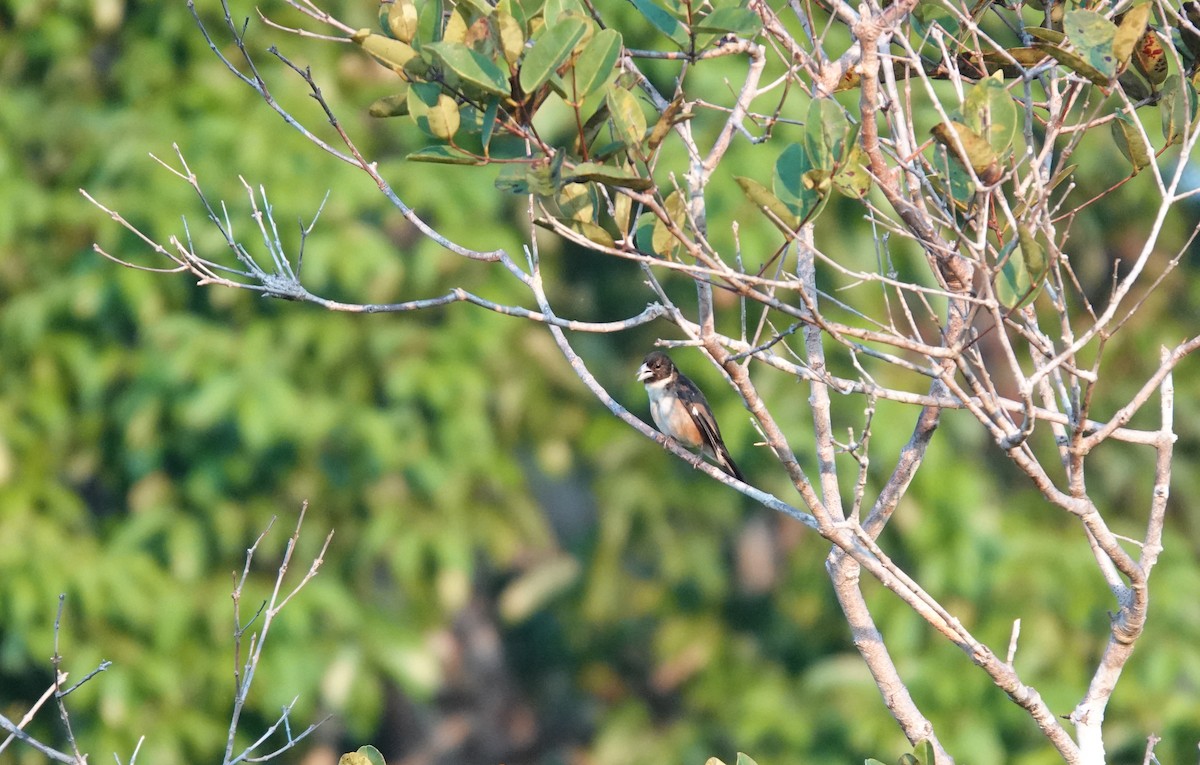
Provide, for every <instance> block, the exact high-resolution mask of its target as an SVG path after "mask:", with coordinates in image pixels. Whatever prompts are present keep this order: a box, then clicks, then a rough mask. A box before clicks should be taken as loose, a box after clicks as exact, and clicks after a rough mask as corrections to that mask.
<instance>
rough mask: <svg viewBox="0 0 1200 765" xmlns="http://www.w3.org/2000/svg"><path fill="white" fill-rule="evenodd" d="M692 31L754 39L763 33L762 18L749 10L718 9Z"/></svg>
mask: <svg viewBox="0 0 1200 765" xmlns="http://www.w3.org/2000/svg"><path fill="white" fill-rule="evenodd" d="M692 29H694V30H695V31H697V32H715V33H717V34H734V35H737V36H738V37H745V38H753V37H755V36H757V35H758V33H759V32H760V31H762V17H760V16H759V15H758V14H757V13H755V12H754V11H752V10H750V9H749V8H741V7H738V8H718V9H716V10H715V11H713V12H712V13H710V14H708V15H707V16H705V17H704V18H702V19H700V20H699V21H698V22H696V23H695V24H693V25H692Z"/></svg>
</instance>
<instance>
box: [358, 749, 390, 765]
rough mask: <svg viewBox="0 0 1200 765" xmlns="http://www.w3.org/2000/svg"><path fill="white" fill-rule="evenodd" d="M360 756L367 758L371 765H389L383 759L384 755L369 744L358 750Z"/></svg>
mask: <svg viewBox="0 0 1200 765" xmlns="http://www.w3.org/2000/svg"><path fill="white" fill-rule="evenodd" d="M358 754H361V755H363V756H364V757H366V758H367V761H368V762H370V763H371V765H387V761H386V760H384V759H383V754H382V753H381V752H380V751H379V750H378V749H376V748H375V747H373V746H371V745H370V744H367V745H366V746H360V747H359V748H358Z"/></svg>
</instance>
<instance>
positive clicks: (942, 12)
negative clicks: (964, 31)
mask: <svg viewBox="0 0 1200 765" xmlns="http://www.w3.org/2000/svg"><path fill="white" fill-rule="evenodd" d="M960 26H961V25H960V24H959V21H958V17H957V16H955V15H954V14H953V13H951V12H950V10H949V9H948V8H947V7H946V6H945V5H944V4H943V3H938V2H923V3H918V4H917V7H916V8H914V9H913V12H912V27H913V31H914V32H916V33H917V36H918V37H920V38H921V39H922V40H924V39H925V37H926V36H927V35H928V34H929V32H930V30H932V29H933V28H934V27H941V29H942V30H943V31H945V33H946V34H947V35H948V36H950V37H956V36H957V35H958V32H959V29H960Z"/></svg>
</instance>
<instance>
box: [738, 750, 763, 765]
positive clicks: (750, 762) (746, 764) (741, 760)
mask: <svg viewBox="0 0 1200 765" xmlns="http://www.w3.org/2000/svg"><path fill="white" fill-rule="evenodd" d="M737 765H758V763H757V762H755V761H754V758H753V757H751V756H750V755H748V754H746V753H745V752H738V756H737Z"/></svg>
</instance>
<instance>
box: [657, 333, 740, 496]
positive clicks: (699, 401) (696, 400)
mask: <svg viewBox="0 0 1200 765" xmlns="http://www.w3.org/2000/svg"><path fill="white" fill-rule="evenodd" d="M637 379H638V380H639V381H641V382H643V383H645V385H646V393H647V395H649V396H650V416H651V417H653V418H654V424H655V425H657V426H658V429H659V430H660V431H662V432H663V433H664V434H666V435H668V436H670V437H671V438H674V439H675V440H676V441H679V442H680V443H682V444H684V445H686V446H687V447H689V448H691V449H699V450H700V452H701V453H702V454H704V455H705V456H707V457H709V458H711V459H712V460H713V461H715V462H716V463H717V467H719V468H721V469H722V470H724V471H725V472H726V473H728V474H729V475H731V476H733V477H734V478H736V479H738V480H739V481H741V482H742V483H745V482H746V478H745V476H743V475H742V471H740V470H738V467H737V465H736V464H734V461H733V457H730V456H729V449H727V448H725V442H724V441H723V440H721V429H720V428H719V427H717V418H716V417H714V416H713V413H712V408H711V407H710V406H709V405H708V401H706V400H705V398H704V394H703V393H701V392H700V389H699V388H697V387H696V384H695V383H694V382H692V381H691V380H689V379H688V378H687V377H685V376H684V374H683V373H682V372H680V371H679V370H678V369H677V368H676V367H675V364H674V363H673V362H672V361H671V358H670V357H669V356H667V354H665V353H663V352H662V351H651V352H650V353H648V354H646V358H645V359H644V360H643V361H642V365H641V366H640V367H638V372H637Z"/></svg>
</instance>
